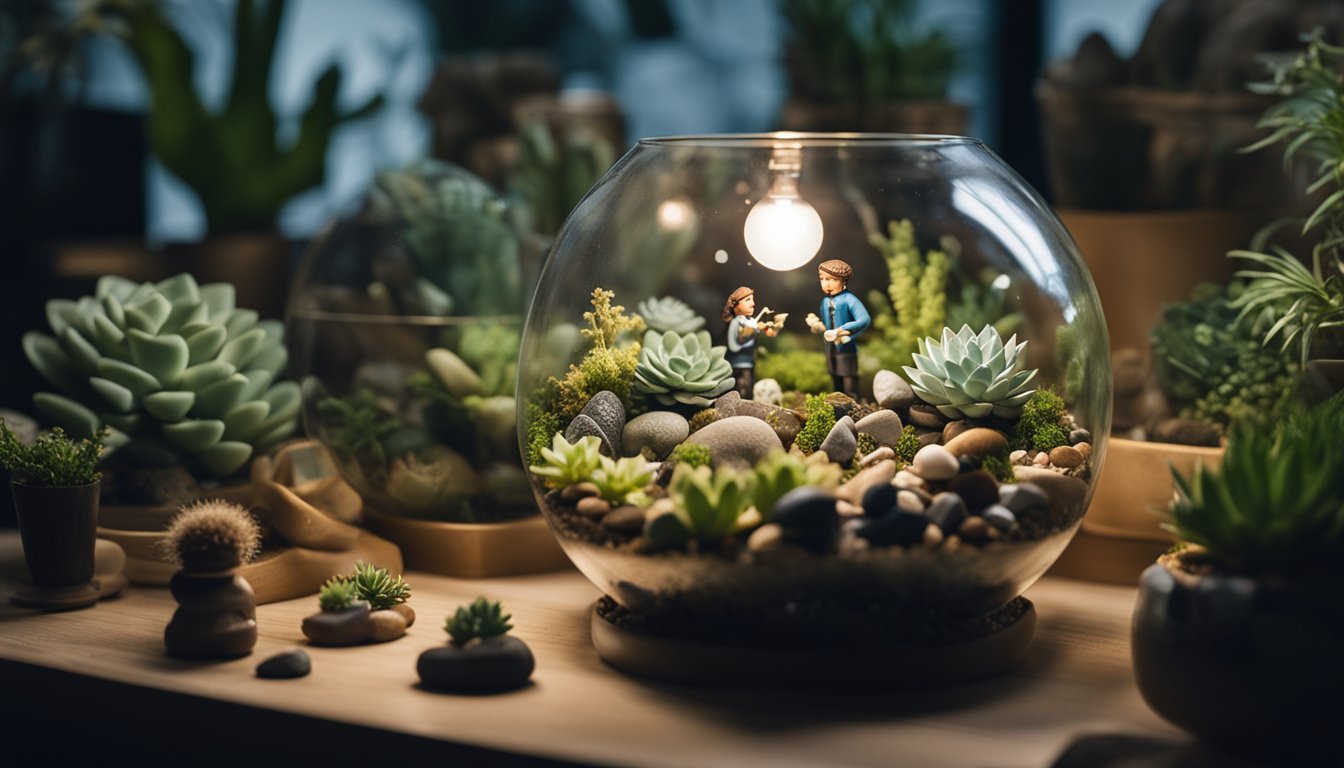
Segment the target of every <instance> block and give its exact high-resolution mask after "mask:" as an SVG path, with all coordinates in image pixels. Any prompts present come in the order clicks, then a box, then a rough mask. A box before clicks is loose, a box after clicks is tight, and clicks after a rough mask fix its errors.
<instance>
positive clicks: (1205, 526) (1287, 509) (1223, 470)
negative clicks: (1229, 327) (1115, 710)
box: [1133, 395, 1344, 749]
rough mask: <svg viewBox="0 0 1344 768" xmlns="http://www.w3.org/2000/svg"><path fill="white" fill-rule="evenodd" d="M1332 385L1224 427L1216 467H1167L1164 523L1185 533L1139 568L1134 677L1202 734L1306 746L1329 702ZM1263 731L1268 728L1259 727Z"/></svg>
mask: <svg viewBox="0 0 1344 768" xmlns="http://www.w3.org/2000/svg"><path fill="white" fill-rule="evenodd" d="M1341 430H1344V395H1337V396H1335V397H1334V398H1332V399H1331V400H1329V401H1327V402H1325V403H1324V404H1322V405H1320V406H1317V407H1315V408H1313V409H1310V410H1298V411H1296V412H1293V413H1292V414H1290V415H1289V416H1288V417H1286V418H1284V419H1282V420H1280V421H1278V422H1276V423H1274V424H1273V425H1268V424H1253V423H1250V422H1242V423H1238V424H1236V425H1234V426H1233V428H1232V430H1231V433H1230V435H1229V437H1228V442H1227V449H1226V452H1225V453H1224V456H1223V460H1222V465H1221V467H1220V468H1219V470H1218V471H1213V470H1210V469H1207V468H1205V467H1203V466H1199V467H1197V468H1196V469H1195V471H1194V472H1193V473H1192V474H1191V475H1190V476H1189V477H1185V476H1183V475H1181V474H1179V473H1177V474H1176V486H1177V495H1176V499H1175V500H1174V501H1173V502H1172V505H1171V520H1170V523H1169V526H1168V527H1169V530H1170V531H1171V532H1172V533H1174V534H1176V535H1177V536H1179V537H1180V538H1181V539H1183V540H1185V541H1186V542H1189V543H1188V544H1183V545H1179V546H1178V547H1177V548H1176V549H1174V550H1172V551H1171V552H1169V553H1167V554H1166V555H1164V556H1163V557H1162V558H1160V559H1159V560H1158V562H1157V564H1155V565H1153V566H1151V567H1149V568H1148V570H1146V571H1145V572H1144V573H1143V576H1142V577H1141V580H1140V593H1139V601H1138V604H1137V607H1136V608H1135V613H1134V626H1133V650H1134V665H1135V673H1136V677H1137V680H1138V684H1139V689H1140V691H1141V692H1142V693H1143V696H1144V699H1145V700H1146V701H1147V702H1148V704H1149V705H1150V706H1151V707H1152V708H1153V709H1154V710H1156V711H1157V712H1158V713H1159V714H1161V715H1163V716H1164V717H1166V718H1167V719H1169V720H1171V721H1172V722H1174V723H1176V724H1178V725H1180V726H1182V727H1185V728H1187V729H1189V730H1191V731H1193V732H1195V733H1196V734H1198V735H1200V736H1202V737H1205V738H1208V739H1210V740H1213V741H1217V742H1221V743H1226V744H1233V745H1237V746H1247V747H1253V748H1263V745H1269V744H1272V745H1275V747H1274V748H1275V749H1278V748H1280V747H1287V748H1300V747H1310V746H1311V745H1313V744H1315V745H1316V746H1319V739H1321V738H1323V737H1324V734H1327V733H1329V732H1330V729H1329V728H1328V726H1329V725H1330V724H1331V723H1333V722H1336V721H1337V719H1338V716H1339V714H1340V708H1339V704H1338V702H1339V699H1338V695H1337V693H1338V691H1339V689H1340V686H1341V685H1344V668H1342V667H1341V666H1340V665H1339V653H1340V651H1341V649H1344V620H1341V619H1340V617H1339V612H1338V611H1337V610H1335V609H1334V608H1333V606H1335V605H1337V604H1338V595H1339V590H1340V588H1341V586H1344V443H1341V442H1340V440H1339V434H1340V431H1341ZM1271 737H1272V738H1271Z"/></svg>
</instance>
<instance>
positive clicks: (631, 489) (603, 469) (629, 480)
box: [585, 438, 653, 504]
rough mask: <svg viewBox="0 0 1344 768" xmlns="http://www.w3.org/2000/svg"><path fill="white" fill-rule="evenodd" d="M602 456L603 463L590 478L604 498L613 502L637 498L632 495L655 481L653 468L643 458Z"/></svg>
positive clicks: (623, 501)
mask: <svg viewBox="0 0 1344 768" xmlns="http://www.w3.org/2000/svg"><path fill="white" fill-rule="evenodd" d="M585 439H589V438H585ZM591 439H596V438H591ZM600 458H601V465H600V466H598V468H597V469H595V470H593V473H592V477H591V478H590V479H591V480H592V481H593V484H594V485H596V486H597V488H598V491H599V492H600V495H601V496H602V498H604V499H606V500H607V501H610V502H611V503H613V504H623V503H625V502H627V501H632V500H635V499H632V496H634V495H636V494H640V493H641V492H642V491H643V490H644V488H645V486H647V485H648V484H649V483H651V482H653V468H652V467H650V466H649V462H647V461H645V460H644V459H643V458H639V457H626V458H623V459H617V460H612V459H609V458H607V457H606V456H601V457H600Z"/></svg>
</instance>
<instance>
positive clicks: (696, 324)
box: [639, 296, 705, 333]
mask: <svg viewBox="0 0 1344 768" xmlns="http://www.w3.org/2000/svg"><path fill="white" fill-rule="evenodd" d="M639 316H640V317H642V318H644V324H645V325H647V326H648V328H649V330H651V331H657V332H658V333H666V332H667V331H672V332H673V333H695V332H696V331H698V330H700V329H701V328H704V327H705V318H703V317H701V316H699V315H697V314H696V313H695V310H693V309H691V308H690V306H689V305H688V304H686V302H684V301H682V300H681V299H678V298H676V297H674V296H664V297H662V298H661V299H655V298H648V299H645V300H643V301H641V302H639Z"/></svg>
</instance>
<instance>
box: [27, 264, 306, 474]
mask: <svg viewBox="0 0 1344 768" xmlns="http://www.w3.org/2000/svg"><path fill="white" fill-rule="evenodd" d="M47 321H48V322H49V323H50V324H51V329H52V335H47V334H44V333H38V332H35V331H34V332H30V333H27V334H24V337H23V351H24V353H25V354H26V355H27V357H28V360H29V362H31V363H32V364H33V367H35V368H37V370H38V371H39V372H41V373H42V375H43V376H45V377H46V379H47V381H49V382H51V383H52V384H54V385H55V386H56V387H57V388H58V389H59V390H60V391H61V392H62V394H53V393H50V392H39V393H38V394H36V395H34V396H33V403H34V404H35V405H36V406H37V409H38V410H39V411H41V413H42V414H43V415H44V416H46V417H47V418H49V419H50V420H51V421H52V422H54V423H56V424H58V425H60V426H61V427H63V428H64V429H65V430H66V431H67V432H68V433H70V434H71V435H72V436H74V437H92V436H93V434H94V433H95V432H97V431H98V428H99V427H100V426H102V425H108V426H110V427H111V432H110V434H109V437H108V438H107V444H108V446H109V448H117V449H118V452H119V453H122V454H123V457H124V458H125V459H127V460H130V461H136V462H138V463H144V464H158V465H163V464H171V463H176V462H179V461H180V462H185V463H187V464H188V465H189V466H191V467H192V468H194V469H200V470H202V471H204V472H206V473H208V474H210V475H214V476H216V477H224V476H227V475H230V474H233V473H234V472H235V471H237V470H238V469H239V468H240V467H242V466H243V465H244V464H246V463H247V460H248V459H249V458H251V457H252V456H253V455H254V453H256V452H258V451H262V450H265V449H266V448H269V447H270V446H272V445H275V444H276V443H278V442H280V441H281V440H284V439H285V438H287V437H289V436H290V435H292V434H293V433H294V427H295V423H296V417H297V416H298V412H299V406H300V393H299V386H298V385H297V384H295V383H294V382H292V381H276V379H277V378H278V377H279V376H280V375H281V374H282V373H283V371H284V369H285V365H286V363H287V361H288V353H287V352H286V351H285V345H284V341H283V339H284V326H283V325H282V324H281V323H280V322H279V321H277V320H261V321H259V320H258V318H257V313H256V312H254V311H252V310H250V309H237V308H236V307H235V306H234V290H233V286H232V285H229V284H227V283H214V284H211V285H204V286H198V285H197V284H196V281H195V279H193V278H192V277H191V275H189V274H186V273H183V274H180V275H177V276H176V277H171V278H168V279H167V280H164V281H162V282H159V283H135V282H132V281H130V280H127V279H125V278H121V277H116V276H112V275H108V276H105V277H103V278H101V279H100V280H99V281H98V286H97V289H96V290H95V292H94V295H93V296H85V297H83V298H81V299H79V300H78V301H70V300H67V299H52V300H51V301H48V302H47Z"/></svg>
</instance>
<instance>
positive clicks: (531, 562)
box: [364, 506, 571, 579]
mask: <svg viewBox="0 0 1344 768" xmlns="http://www.w3.org/2000/svg"><path fill="white" fill-rule="evenodd" d="M364 524H365V525H366V526H368V528H369V530H371V531H373V532H375V533H377V534H379V535H380V536H384V537H386V538H387V539H389V540H391V541H393V542H395V543H396V544H397V545H398V546H400V547H401V553H402V556H403V557H405V558H406V567H407V568H409V569H411V570H415V571H428V572H430V573H437V574H441V575H443V576H456V577H459V578H468V579H480V578H490V577H494V576H517V575H521V574H526V573H544V572H546V571H556V570H561V569H564V568H569V567H571V566H570V563H569V558H567V557H566V556H565V553H564V551H563V550H561V549H560V545H559V544H558V543H557V542H556V540H555V535H554V534H553V533H551V529H550V527H549V526H547V525H546V521H545V520H543V519H542V518H541V516H539V515H538V516H535V517H528V518H524V519H522V520H511V521H509V522H504V523H439V522H432V521H428V520H415V519H412V518H407V517H396V516H393V515H386V514H383V513H381V512H378V511H376V510H374V509H373V508H371V507H368V506H365V507H364Z"/></svg>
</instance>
